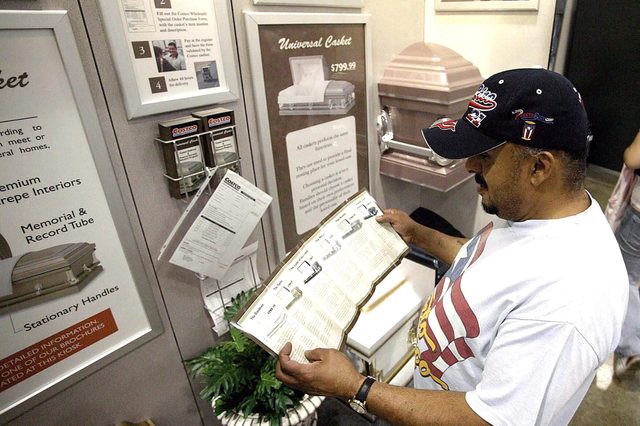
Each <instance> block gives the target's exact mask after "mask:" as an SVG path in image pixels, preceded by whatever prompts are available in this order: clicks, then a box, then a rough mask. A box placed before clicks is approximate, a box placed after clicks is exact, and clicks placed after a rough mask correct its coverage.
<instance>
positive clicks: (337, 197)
mask: <svg viewBox="0 0 640 426" xmlns="http://www.w3.org/2000/svg"><path fill="white" fill-rule="evenodd" d="M245 21H246V26H247V32H248V39H249V54H250V62H251V74H252V78H253V88H254V91H255V99H256V109H257V113H258V129H259V139H260V144H261V148H262V156H263V158H262V160H263V162H264V166H265V175H266V180H267V186H268V188H267V190H268V192H269V194H270V195H271V196H273V197H274V202H273V203H272V205H271V208H270V209H269V212H270V214H271V220H272V223H273V228H274V230H275V233H276V235H275V240H276V245H277V249H278V251H279V256H280V257H283V256H284V254H285V252H287V251H289V250H291V248H293V247H294V246H295V245H296V244H297V243H298V241H299V240H300V238H301V237H302V236H303V235H304V234H305V233H306V232H308V231H310V230H311V229H313V228H314V227H315V226H317V225H318V223H319V222H320V221H321V220H322V219H323V218H324V217H325V216H326V215H327V214H329V213H330V212H331V211H332V210H333V209H334V208H335V207H337V206H338V205H339V204H340V203H341V202H342V201H344V200H345V199H346V198H348V197H349V196H350V195H352V194H354V193H356V192H357V191H358V190H359V189H360V188H363V187H368V186H369V182H370V181H371V173H372V170H373V167H372V166H371V165H370V164H371V160H372V159H373V155H374V154H373V147H374V145H375V144H371V146H370V145H369V143H368V140H374V138H373V131H372V126H371V123H370V122H369V117H371V116H372V114H371V111H370V108H371V87H372V85H371V79H370V70H371V60H370V56H369V52H370V51H371V49H370V46H369V43H370V41H369V40H370V37H369V34H368V33H369V28H368V15H364V14H323V13H318V14H315V13H314V14H304V13H255V12H245Z"/></svg>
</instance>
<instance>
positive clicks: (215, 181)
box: [157, 132, 259, 334]
mask: <svg viewBox="0 0 640 426" xmlns="http://www.w3.org/2000/svg"><path fill="white" fill-rule="evenodd" d="M206 133H209V132H204V134H206ZM162 142H165V141H162ZM239 160H240V159H239V158H238V159H237V160H234V161H231V162H228V163H224V164H220V165H219V166H215V167H205V169H204V170H203V172H202V173H203V174H204V179H203V182H202V184H201V185H200V187H199V189H198V190H197V191H196V193H195V194H194V195H193V196H191V197H190V198H188V199H185V200H184V201H185V202H188V205H187V207H186V208H185V210H184V212H183V213H182V215H181V216H180V219H178V221H177V222H176V224H175V226H174V227H173V229H172V230H171V232H170V233H169V235H168V236H167V239H166V240H165V242H164V244H163V245H162V248H161V249H160V253H159V254H158V258H157V259H158V260H159V261H164V262H169V263H170V259H171V257H172V256H173V254H174V252H175V251H176V249H177V248H178V246H179V245H180V243H181V241H182V239H183V238H184V236H185V235H186V233H187V232H188V231H189V229H190V228H191V226H192V225H193V223H194V222H195V221H196V219H197V218H198V216H199V215H200V214H201V212H202V210H203V209H204V208H205V206H206V205H207V203H208V202H209V199H210V198H211V196H212V195H213V192H214V190H215V188H217V186H218V185H219V184H220V182H221V181H222V179H223V177H224V175H225V173H226V171H227V169H228V167H229V165H231V166H233V165H236V164H238V165H239ZM254 266H255V269H257V265H253V264H252V271H253V270H254V269H253V268H254ZM193 273H194V275H195V276H196V277H197V279H198V281H199V284H200V289H201V291H202V296H203V299H204V300H205V309H206V310H207V311H208V312H209V314H210V315H211V316H212V319H213V317H214V316H216V315H217V314H219V315H218V317H220V318H221V317H222V314H221V312H222V311H224V309H225V308H226V307H227V305H228V304H229V302H230V299H231V297H229V298H225V297H224V294H223V293H224V291H225V290H226V289H227V288H228V287H230V286H231V285H233V284H236V283H235V282H231V283H228V284H226V285H221V280H219V279H215V278H211V277H209V276H207V275H204V274H201V273H198V272H193ZM255 274H257V272H255ZM254 277H255V275H254ZM211 280H213V283H211ZM258 285H259V279H257V280H255V282H253V285H252V287H257V286H258ZM216 293H217V297H218V298H219V300H220V306H221V309H219V310H218V311H219V312H215V311H214V310H212V305H214V303H211V304H210V303H207V300H206V298H207V297H210V296H212V295H214V294H216ZM219 321H220V320H214V323H215V326H214V330H215V331H216V332H217V333H218V334H224V333H220V332H219V330H220V328H221V327H220V322H219ZM226 326H227V327H226V328H228V327H229V324H228V322H226ZM222 328H224V327H222Z"/></svg>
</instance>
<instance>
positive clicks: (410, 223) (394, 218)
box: [376, 209, 418, 244]
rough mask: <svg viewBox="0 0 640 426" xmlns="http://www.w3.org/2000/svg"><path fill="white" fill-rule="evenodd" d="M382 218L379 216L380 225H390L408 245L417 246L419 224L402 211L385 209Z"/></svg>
mask: <svg viewBox="0 0 640 426" xmlns="http://www.w3.org/2000/svg"><path fill="white" fill-rule="evenodd" d="M382 213H384V214H383V215H382V216H378V217H377V218H376V220H377V221H378V222H380V223H388V224H390V225H391V226H392V227H393V229H395V230H396V232H397V233H398V234H400V236H401V237H402V239H403V240H404V241H405V242H406V243H407V244H415V242H416V230H417V225H418V224H417V223H416V222H415V221H414V220H413V219H411V218H410V217H409V215H408V214H406V213H405V212H403V211H402V210H397V209H385V210H383V211H382Z"/></svg>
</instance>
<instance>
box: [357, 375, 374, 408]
mask: <svg viewBox="0 0 640 426" xmlns="http://www.w3.org/2000/svg"><path fill="white" fill-rule="evenodd" d="M375 381H376V379H375V378H374V377H371V376H367V378H366V379H364V382H362V386H360V389H359V390H358V393H356V396H354V397H353V399H354V400H356V401H360V402H361V403H363V404H364V403H365V402H366V401H367V395H369V391H370V390H371V385H373V383H374V382H375Z"/></svg>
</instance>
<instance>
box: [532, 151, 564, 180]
mask: <svg viewBox="0 0 640 426" xmlns="http://www.w3.org/2000/svg"><path fill="white" fill-rule="evenodd" d="M558 161H560V159H559V158H558V157H556V156H554V155H553V153H551V152H549V151H541V152H539V153H538V154H537V155H536V156H535V157H534V158H533V161H532V163H533V164H532V165H531V169H530V170H531V173H530V177H529V178H530V181H531V184H532V185H533V186H536V187H537V186H540V185H541V184H542V183H544V182H545V181H546V180H547V179H549V178H550V177H551V176H552V174H553V171H554V170H555V169H556V168H557V167H558Z"/></svg>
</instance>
